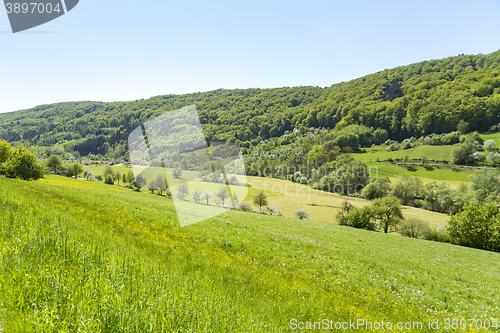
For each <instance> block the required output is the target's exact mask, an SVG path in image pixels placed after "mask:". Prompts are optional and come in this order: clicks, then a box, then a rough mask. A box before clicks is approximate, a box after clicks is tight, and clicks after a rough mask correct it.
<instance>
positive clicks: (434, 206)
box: [422, 182, 439, 211]
mask: <svg viewBox="0 0 500 333" xmlns="http://www.w3.org/2000/svg"><path fill="white" fill-rule="evenodd" d="M438 192H439V185H438V183H437V182H432V183H427V184H425V185H424V187H423V189H422V196H423V198H424V200H425V203H426V206H427V208H428V209H430V210H433V211H438V208H439V201H438V200H439V196H438Z"/></svg>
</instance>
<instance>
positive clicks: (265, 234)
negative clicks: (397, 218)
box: [0, 176, 500, 332]
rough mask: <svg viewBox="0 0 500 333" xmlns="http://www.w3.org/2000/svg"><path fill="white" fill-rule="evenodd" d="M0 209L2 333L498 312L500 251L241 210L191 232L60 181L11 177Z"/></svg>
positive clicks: (141, 197) (167, 213) (123, 194)
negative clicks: (27, 179)
mask: <svg viewBox="0 0 500 333" xmlns="http://www.w3.org/2000/svg"><path fill="white" fill-rule="evenodd" d="M282 197H285V196H277V197H274V199H273V200H278V199H279V198H282ZM315 200H316V199H315ZM290 201H292V200H290ZM0 203H1V205H0V212H1V213H0V251H1V252H0V253H1V255H0V266H1V270H0V295H2V296H1V298H0V302H1V303H0V308H1V312H0V323H1V325H2V326H3V328H4V330H5V332H18V331H28V332H29V331H32V332H69V331H71V332H74V331H85V332H124V331H129V332H287V331H291V329H290V326H289V323H290V320H291V319H292V318H294V319H297V320H298V321H302V322H311V321H320V320H322V319H324V318H328V319H330V320H333V321H334V322H337V321H349V319H351V320H355V319H364V320H368V321H371V322H375V321H378V322H380V321H382V320H384V321H385V322H387V321H391V322H393V323H397V322H408V321H412V322H423V323H424V325H423V328H424V329H423V330H422V331H433V330H430V329H428V328H427V322H428V321H429V320H435V319H440V320H444V319H451V318H457V319H460V318H464V319H470V318H478V319H479V318H482V319H486V318H496V317H498V314H499V306H498V304H499V300H500V265H499V263H500V254H498V253H491V252H485V251H479V250H475V249H469V248H463V247H458V246H453V245H449V244H442V243H434V242H428V241H422V240H414V239H409V238H403V237H399V236H395V235H385V234H382V233H375V232H368V231H362V230H356V229H351V228H346V227H341V226H337V225H333V224H329V223H318V222H317V221H301V220H297V219H293V218H287V217H281V218H280V217H272V216H268V215H262V214H256V213H244V212H240V211H229V212H227V213H225V214H223V215H220V216H217V217H214V218H212V219H210V220H208V221H205V222H202V223H198V224H194V225H191V226H189V227H186V228H180V227H178V225H177V219H176V216H175V214H174V209H173V204H172V201H171V200H169V199H166V198H165V197H160V196H156V195H151V194H148V193H140V192H135V191H132V190H131V189H128V188H125V187H121V186H120V187H118V186H109V185H104V184H101V183H97V182H87V181H82V180H75V179H70V178H62V177H58V176H48V177H47V179H45V180H41V181H38V182H31V183H30V182H22V181H18V180H11V179H5V178H0ZM318 204H319V201H318ZM332 205H337V204H336V203H334V204H332ZM360 331H364V330H363V329H361V330H360ZM467 331H477V330H475V329H467ZM490 331H494V330H490Z"/></svg>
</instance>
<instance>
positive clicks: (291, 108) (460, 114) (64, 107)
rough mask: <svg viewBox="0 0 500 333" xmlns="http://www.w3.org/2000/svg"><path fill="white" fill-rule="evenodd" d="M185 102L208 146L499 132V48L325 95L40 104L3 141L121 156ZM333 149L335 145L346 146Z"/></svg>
mask: <svg viewBox="0 0 500 333" xmlns="http://www.w3.org/2000/svg"><path fill="white" fill-rule="evenodd" d="M191 104H195V105H196V107H197V109H198V111H199V114H200V119H201V122H202V125H203V129H204V131H205V135H206V138H207V140H208V141H229V142H233V143H236V144H238V145H240V146H242V147H246V148H249V147H251V146H256V145H258V144H259V143H260V142H261V141H263V140H266V139H269V138H274V137H280V136H282V135H283V134H284V133H286V132H287V131H293V130H294V129H297V131H299V133H301V134H306V133H307V132H308V131H309V130H310V128H311V127H314V128H324V129H327V130H328V129H334V128H335V129H337V130H342V129H344V128H346V127H348V126H349V125H353V124H359V125H363V126H365V127H366V128H372V129H374V131H376V130H379V132H378V133H376V135H375V133H374V136H376V137H377V139H376V141H379V136H385V135H387V138H388V139H391V140H395V141H401V140H403V139H405V138H410V137H412V136H413V137H420V136H423V135H430V134H432V133H436V134H440V133H451V132H453V131H455V130H456V129H457V126H458V124H459V123H460V122H461V121H463V122H467V123H468V124H469V129H468V130H469V131H480V132H484V131H488V130H495V131H496V130H497V129H498V127H499V125H498V124H499V123H500V51H497V52H494V53H492V54H489V55H471V56H467V55H461V56H456V57H450V58H446V59H441V60H431V61H424V62H421V63H417V64H413V65H409V66H403V67H398V68H394V69H390V70H384V71H381V72H378V73H375V74H372V75H368V76H365V77H362V78H359V79H356V80H352V81H349V82H343V83H340V84H335V85H333V86H331V87H329V88H319V87H294V88H276V89H245V90H241V89H234V90H223V89H221V90H216V91H211V92H205V93H194V94H186V95H166V96H157V97H153V98H150V99H148V100H137V101H133V102H115V103H100V102H74V103H58V104H51V105H43V106H38V107H36V108H33V109H29V110H23V111H19V112H13V113H7V114H0V138H1V139H5V140H7V141H9V142H15V143H17V142H20V143H23V144H25V145H36V146H44V147H51V146H54V145H56V144H59V146H62V147H64V150H65V152H66V153H68V154H70V153H73V154H75V153H77V154H79V155H81V156H90V157H91V158H92V157H93V156H94V155H95V156H97V157H98V156H99V155H100V156H105V157H108V158H111V159H117V158H125V159H127V156H126V151H127V143H126V140H127V138H128V135H129V134H130V132H131V131H132V130H133V129H135V128H136V127H137V126H139V125H140V124H143V123H144V122H146V121H147V120H149V119H152V118H154V117H156V116H158V115H161V114H163V113H165V112H168V111H171V110H174V109H178V108H181V107H184V106H186V105H191ZM383 131H385V132H383ZM339 140H343V139H339ZM346 140H355V138H352V137H351V138H347V139H346ZM359 140H360V141H359V144H360V145H361V146H363V145H365V144H369V143H367V142H364V141H363V138H362V137H361V136H359ZM332 144H333V145H336V146H339V147H340V146H341V145H342V144H343V142H332ZM51 153H53V151H48V152H47V154H48V155H50V154H51Z"/></svg>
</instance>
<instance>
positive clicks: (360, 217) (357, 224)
mask: <svg viewBox="0 0 500 333" xmlns="http://www.w3.org/2000/svg"><path fill="white" fill-rule="evenodd" d="M346 225H348V226H350V227H353V228H357V229H365V230H371V231H375V230H377V224H376V223H375V222H373V221H372V218H371V216H370V213H369V209H368V208H366V207H363V208H357V207H354V209H352V210H351V211H350V213H349V215H347V221H346Z"/></svg>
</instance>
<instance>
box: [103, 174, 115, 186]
mask: <svg viewBox="0 0 500 333" xmlns="http://www.w3.org/2000/svg"><path fill="white" fill-rule="evenodd" d="M104 183H105V184H108V185H114V184H115V181H114V179H113V176H112V175H110V174H108V175H106V177H104Z"/></svg>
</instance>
